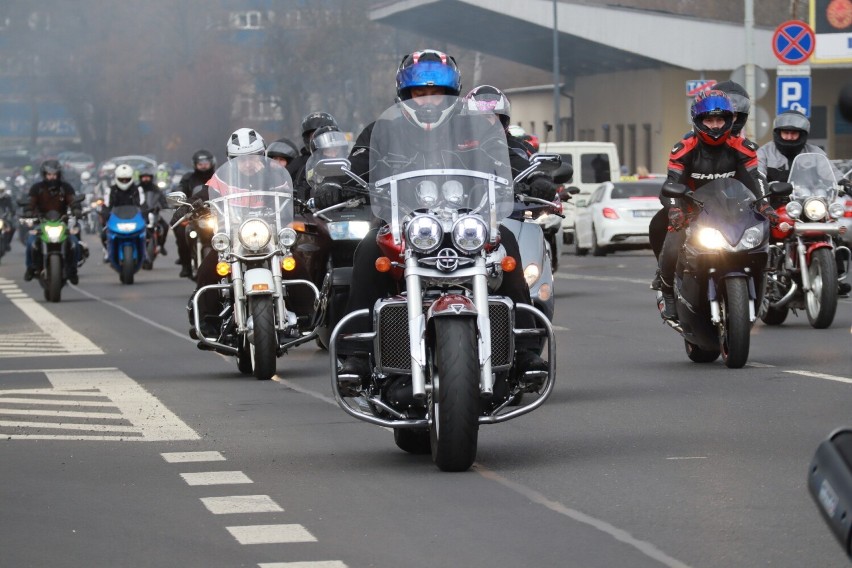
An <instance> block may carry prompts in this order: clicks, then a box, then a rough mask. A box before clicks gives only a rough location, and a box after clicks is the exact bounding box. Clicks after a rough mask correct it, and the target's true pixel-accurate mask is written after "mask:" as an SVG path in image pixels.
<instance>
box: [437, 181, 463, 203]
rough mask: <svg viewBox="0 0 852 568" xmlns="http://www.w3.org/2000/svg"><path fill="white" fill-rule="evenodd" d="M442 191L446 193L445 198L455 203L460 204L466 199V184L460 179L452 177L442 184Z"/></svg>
mask: <svg viewBox="0 0 852 568" xmlns="http://www.w3.org/2000/svg"><path fill="white" fill-rule="evenodd" d="M441 193H443V194H444V199H446V200H447V201H449V202H450V203H452V204H453V205H459V204H461V202H462V200H463V199H464V186H463V185H462V183H461V182H460V181H458V180H454V179H451V180H449V181H445V182H444V185H442V186H441Z"/></svg>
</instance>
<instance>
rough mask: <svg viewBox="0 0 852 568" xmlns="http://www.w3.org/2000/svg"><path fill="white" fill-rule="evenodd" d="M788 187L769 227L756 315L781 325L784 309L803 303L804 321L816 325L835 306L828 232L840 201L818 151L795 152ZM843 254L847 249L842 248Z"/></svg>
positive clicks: (830, 317)
mask: <svg viewBox="0 0 852 568" xmlns="http://www.w3.org/2000/svg"><path fill="white" fill-rule="evenodd" d="M789 183H790V184H791V185H792V186H793V193H792V195H791V196H790V201H789V203H787V204H786V205H782V206H781V207H779V208H778V215H779V217H780V218H781V223H779V225H778V227H776V228H773V229H772V244H771V246H770V249H769V264H768V267H767V273H766V276H767V278H766V293H765V295H764V302H763V306H762V310H761V316H760V317H761V319H762V320H763V322H764V323H765V324H767V325H781V324H782V323H783V322H784V320H785V319H787V314H788V312H789V310H793V312H794V313H795V311H796V310H797V309H802V308H804V309H805V312H806V313H807V314H808V321H809V322H810V324H811V325H812V326H813V327H815V328H817V329H822V328H826V327H828V326H830V325H831V322H832V321H834V314H835V312H836V311H837V295H838V287H837V261H836V257H835V246H834V239H833V237H834V236H837V235H838V234H841V232H842V231H843V230H844V229H845V227H843V226H842V225H840V224H839V223H837V221H836V220H837V219H838V218H839V217H843V214H844V207H843V204H842V203H841V202H836V203H835V201H836V198H837V184H836V183H835V179H834V170H833V169H832V167H831V162H829V161H828V158H827V157H826V156H824V155H822V154H799V155H798V156H796V158H795V159H794V160H793V165H792V167H791V168H790V177H789ZM846 253H847V255H848V254H849V253H848V249H847V250H846Z"/></svg>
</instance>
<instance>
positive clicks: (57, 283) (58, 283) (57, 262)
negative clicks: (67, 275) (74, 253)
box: [44, 254, 62, 302]
mask: <svg viewBox="0 0 852 568" xmlns="http://www.w3.org/2000/svg"><path fill="white" fill-rule="evenodd" d="M44 297H45V299H46V300H47V301H48V302H58V301H60V300H61V299H62V257H61V256H59V255H58V254H52V255H50V256H49V257H48V258H47V276H46V278H45V287H44Z"/></svg>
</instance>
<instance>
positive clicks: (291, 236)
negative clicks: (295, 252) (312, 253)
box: [278, 227, 297, 248]
mask: <svg viewBox="0 0 852 568" xmlns="http://www.w3.org/2000/svg"><path fill="white" fill-rule="evenodd" d="M296 237H297V235H296V231H295V230H293V229H291V228H290V227H284V228H283V229H281V230H280V231H278V244H279V245H281V246H282V247H287V248H290V247H291V246H293V245H294V244H296Z"/></svg>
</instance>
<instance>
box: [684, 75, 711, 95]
mask: <svg viewBox="0 0 852 568" xmlns="http://www.w3.org/2000/svg"><path fill="white" fill-rule="evenodd" d="M715 84H716V79H691V80H689V81H687V82H686V96H687V97H694V96H695V95H697V94H698V93H700V92H701V91H709V90H710V89H712V88H713V85H715Z"/></svg>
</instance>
